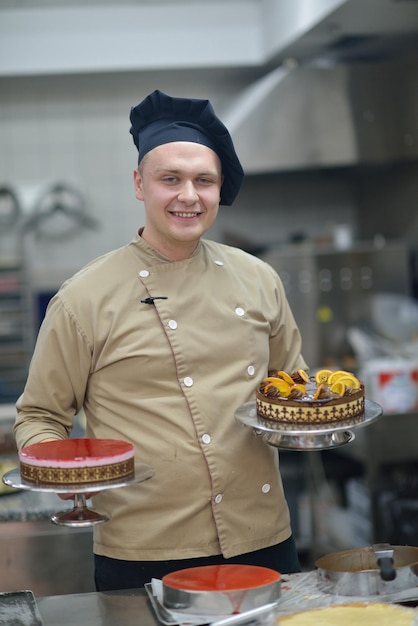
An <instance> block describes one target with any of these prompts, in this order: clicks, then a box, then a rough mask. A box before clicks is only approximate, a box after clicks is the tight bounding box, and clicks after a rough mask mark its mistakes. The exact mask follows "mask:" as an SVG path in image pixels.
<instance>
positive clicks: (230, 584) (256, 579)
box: [162, 563, 281, 615]
mask: <svg viewBox="0 0 418 626" xmlns="http://www.w3.org/2000/svg"><path fill="white" fill-rule="evenodd" d="M162 583H163V605H164V607H166V608H168V609H175V610H181V611H182V612H184V613H194V614H204V615H229V614H233V613H239V612H240V613H241V612H243V611H247V610H249V609H252V608H257V607H260V606H264V605H266V604H269V603H274V602H276V601H277V600H278V599H279V598H280V595H281V575H280V574H279V572H277V571H275V570H272V569H270V568H267V567H261V566H257V565H243V564H233V563H231V564H220V565H203V566H200V567H189V568H187V569H183V570H178V571H175V572H171V573H170V574H166V575H165V576H163V578H162Z"/></svg>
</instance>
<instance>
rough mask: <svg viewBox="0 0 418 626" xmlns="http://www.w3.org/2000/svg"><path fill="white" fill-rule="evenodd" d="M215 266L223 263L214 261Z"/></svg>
mask: <svg viewBox="0 0 418 626" xmlns="http://www.w3.org/2000/svg"><path fill="white" fill-rule="evenodd" d="M215 265H223V261H215Z"/></svg>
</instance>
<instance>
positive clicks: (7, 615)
mask: <svg viewBox="0 0 418 626" xmlns="http://www.w3.org/2000/svg"><path fill="white" fill-rule="evenodd" d="M0 624H2V625H4V626H6V625H7V626H42V624H43V621H42V618H41V616H40V614H39V610H38V605H37V604H36V601H35V598H34V595H33V593H32V591H10V592H5V593H0Z"/></svg>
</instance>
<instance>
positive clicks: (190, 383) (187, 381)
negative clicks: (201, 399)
mask: <svg viewBox="0 0 418 626" xmlns="http://www.w3.org/2000/svg"><path fill="white" fill-rule="evenodd" d="M183 382H184V384H185V385H186V387H192V386H193V378H191V376H186V378H185V379H184V381H183Z"/></svg>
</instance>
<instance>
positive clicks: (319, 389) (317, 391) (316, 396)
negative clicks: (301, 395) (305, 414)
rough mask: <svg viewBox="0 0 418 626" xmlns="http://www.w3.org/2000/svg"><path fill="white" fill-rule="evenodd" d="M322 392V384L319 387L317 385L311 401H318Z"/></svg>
mask: <svg viewBox="0 0 418 626" xmlns="http://www.w3.org/2000/svg"><path fill="white" fill-rule="evenodd" d="M323 390H324V384H323V383H322V384H321V385H318V388H317V390H316V391H315V393H314V395H313V396H312V400H318V398H320V397H321V393H322V392H323Z"/></svg>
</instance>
